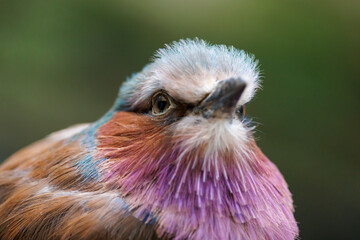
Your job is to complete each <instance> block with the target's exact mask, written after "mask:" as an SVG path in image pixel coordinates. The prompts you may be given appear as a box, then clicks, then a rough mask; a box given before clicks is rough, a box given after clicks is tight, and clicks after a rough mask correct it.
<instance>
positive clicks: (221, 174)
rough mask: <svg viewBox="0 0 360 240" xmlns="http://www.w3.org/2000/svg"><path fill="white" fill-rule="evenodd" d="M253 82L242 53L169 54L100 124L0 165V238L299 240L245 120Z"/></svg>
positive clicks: (289, 204) (192, 50) (288, 199)
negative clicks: (246, 106)
mask: <svg viewBox="0 0 360 240" xmlns="http://www.w3.org/2000/svg"><path fill="white" fill-rule="evenodd" d="M261 81H262V76H261V74H260V69H259V63H258V60H256V59H255V57H254V55H251V54H248V53H247V52H245V51H244V50H238V49H236V48H235V47H233V46H230V47H229V46H226V45H217V44H211V43H209V42H207V41H204V40H201V39H198V38H195V39H181V40H179V41H174V42H172V43H170V44H166V45H165V46H164V47H163V48H161V49H159V50H157V51H156V53H155V54H154V56H153V58H152V59H151V61H150V63H148V64H147V65H146V66H145V67H144V68H143V69H142V70H141V71H140V72H138V73H135V74H133V75H132V76H130V77H128V78H127V79H126V80H125V81H124V82H123V83H122V86H121V87H120V90H119V94H118V96H117V98H116V100H115V102H114V104H113V106H112V107H111V108H110V110H108V111H107V112H106V113H105V114H104V115H103V116H102V117H100V118H99V120H97V121H95V122H93V123H88V124H78V125H74V126H72V127H69V128H67V129H64V130H60V131H58V132H55V133H52V134H50V135H48V136H47V137H45V138H44V139H42V140H39V141H37V142H35V143H33V144H31V145H30V146H28V147H25V148H24V149H22V150H20V151H18V152H16V153H14V154H13V155H11V156H10V157H9V158H8V159H6V160H5V161H4V162H3V163H2V164H1V165H0V239H7V240H13V239H14V240H15V239H37V240H38V239H40V240H42V239H59V240H65V239H81V240H82V239H120V240H122V239H134V240H135V239H138V240H143V239H146V240H147V239H175V240H183V239H191V240H200V239H207V240H227V239H229V240H254V239H258V240H270V239H274V240H290V239H297V238H298V235H299V230H298V226H297V222H296V220H295V217H294V205H293V200H292V195H291V193H290V191H289V188H288V185H287V183H286V181H285V180H284V178H283V176H282V174H281V173H280V171H279V170H278V168H277V167H276V166H275V164H273V163H272V162H271V161H270V160H269V159H268V158H267V157H266V156H265V155H264V154H263V152H262V151H261V150H260V148H259V147H258V146H257V144H256V142H255V137H254V134H255V131H256V130H255V127H256V126H255V125H254V124H253V123H252V120H251V118H250V116H248V115H247V114H246V111H245V105H246V104H247V103H248V102H250V100H251V99H252V98H253V96H254V94H255V92H256V91H257V90H258V89H260V88H261ZM89 110H90V109H89Z"/></svg>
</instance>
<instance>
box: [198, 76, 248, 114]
mask: <svg viewBox="0 0 360 240" xmlns="http://www.w3.org/2000/svg"><path fill="white" fill-rule="evenodd" d="M245 88H246V83H245V81H244V80H242V79H241V78H229V79H226V80H223V81H221V82H219V84H218V86H217V87H216V89H215V90H214V91H213V92H212V93H210V94H209V95H208V96H207V97H206V98H205V99H204V100H203V101H202V102H201V103H200V105H199V106H197V107H196V108H195V110H194V113H200V114H202V115H203V117H205V118H229V117H231V118H232V116H233V114H234V113H235V108H236V104H237V103H238V101H239V99H240V97H241V95H242V93H243V92H244V90H245Z"/></svg>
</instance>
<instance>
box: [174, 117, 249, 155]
mask: <svg viewBox="0 0 360 240" xmlns="http://www.w3.org/2000/svg"><path fill="white" fill-rule="evenodd" d="M173 139H174V141H175V144H176V145H178V146H179V148H181V149H182V151H198V150H199V149H201V150H202V151H204V153H205V154H209V155H213V154H215V155H218V154H222V153H229V152H239V153H241V152H246V151H248V150H249V148H250V147H251V146H250V145H251V143H252V142H253V138H252V133H251V129H249V128H247V127H246V126H245V124H244V123H243V122H241V121H240V120H239V119H237V118H234V119H231V120H230V119H226V118H210V119H205V118H203V117H201V116H187V117H185V118H183V119H182V120H180V121H179V122H178V123H176V127H175V130H174V133H173Z"/></svg>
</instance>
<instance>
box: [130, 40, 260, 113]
mask: <svg viewBox="0 0 360 240" xmlns="http://www.w3.org/2000/svg"><path fill="white" fill-rule="evenodd" d="M134 78H135V79H130V82H131V81H132V80H134V82H135V83H136V86H134V88H136V90H135V89H134V90H135V91H134V94H133V96H132V99H133V101H132V104H133V106H134V105H137V104H140V103H141V102H143V101H146V100H147V99H149V97H151V96H152V94H154V93H155V92H156V91H158V90H165V91H167V92H168V93H169V94H170V95H171V96H172V97H174V98H176V99H177V100H180V101H183V102H187V103H196V102H198V101H200V100H201V99H203V98H204V96H206V95H207V94H209V93H210V92H211V91H213V90H214V88H215V87H216V85H217V84H218V82H219V81H222V80H225V79H228V78H242V79H243V80H244V81H245V82H246V83H247V87H246V89H245V91H244V94H243V96H242V98H241V100H240V101H242V102H243V103H245V102H248V101H250V99H251V98H252V96H253V94H254V92H255V90H256V88H257V87H258V84H259V80H258V78H259V73H258V71H257V62H256V61H255V60H254V58H253V56H251V55H248V54H246V53H245V52H244V51H242V50H237V49H235V48H234V47H226V46H224V45H210V44H207V43H206V42H205V41H202V40H180V41H179V42H174V43H173V44H171V45H166V47H165V48H163V49H160V50H158V51H157V53H156V55H155V58H154V61H153V62H152V63H151V64H149V65H148V66H147V67H146V68H145V69H144V70H143V71H142V72H140V73H139V74H137V75H135V77H134Z"/></svg>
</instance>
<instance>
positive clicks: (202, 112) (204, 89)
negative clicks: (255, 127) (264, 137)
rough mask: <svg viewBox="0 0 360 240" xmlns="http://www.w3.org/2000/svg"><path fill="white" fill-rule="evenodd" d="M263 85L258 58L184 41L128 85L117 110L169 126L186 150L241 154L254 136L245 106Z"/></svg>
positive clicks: (168, 47) (162, 52)
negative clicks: (260, 81)
mask: <svg viewBox="0 0 360 240" xmlns="http://www.w3.org/2000/svg"><path fill="white" fill-rule="evenodd" d="M258 86H259V72H258V69H257V62H256V61H254V57H253V56H251V55H248V54H246V53H245V52H244V51H240V50H237V49H235V48H234V47H226V46H224V45H210V44H207V43H206V42H205V41H202V40H197V39H196V40H181V41H179V42H174V43H173V44H171V45H166V47H165V48H163V49H160V50H158V51H157V53H156V55H155V58H154V60H153V62H152V63H150V64H149V65H147V66H146V67H145V68H144V69H143V70H142V71H141V72H139V73H137V74H135V75H133V76H132V77H131V78H129V79H128V80H127V81H126V82H125V83H124V84H123V86H122V88H121V90H120V94H119V97H118V99H117V101H116V103H115V106H114V109H115V111H126V112H132V113H136V114H138V115H141V116H142V117H143V118H147V119H149V120H151V121H152V122H153V123H154V124H155V125H157V126H159V127H164V128H166V132H167V134H166V135H167V136H171V138H172V142H173V143H174V144H175V143H176V144H175V145H177V146H178V147H179V148H180V149H182V150H180V151H186V152H190V151H198V149H199V148H201V149H202V151H204V154H205V152H206V153H208V154H218V153H221V152H229V151H233V150H236V151H238V150H242V149H244V148H246V146H248V143H249V142H250V141H251V138H252V135H251V130H252V128H250V127H249V126H248V121H247V118H245V104H246V103H247V102H249V101H250V100H251V98H252V97H253V95H254V93H255V91H256V89H257V88H258ZM204 154H203V155H204Z"/></svg>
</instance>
